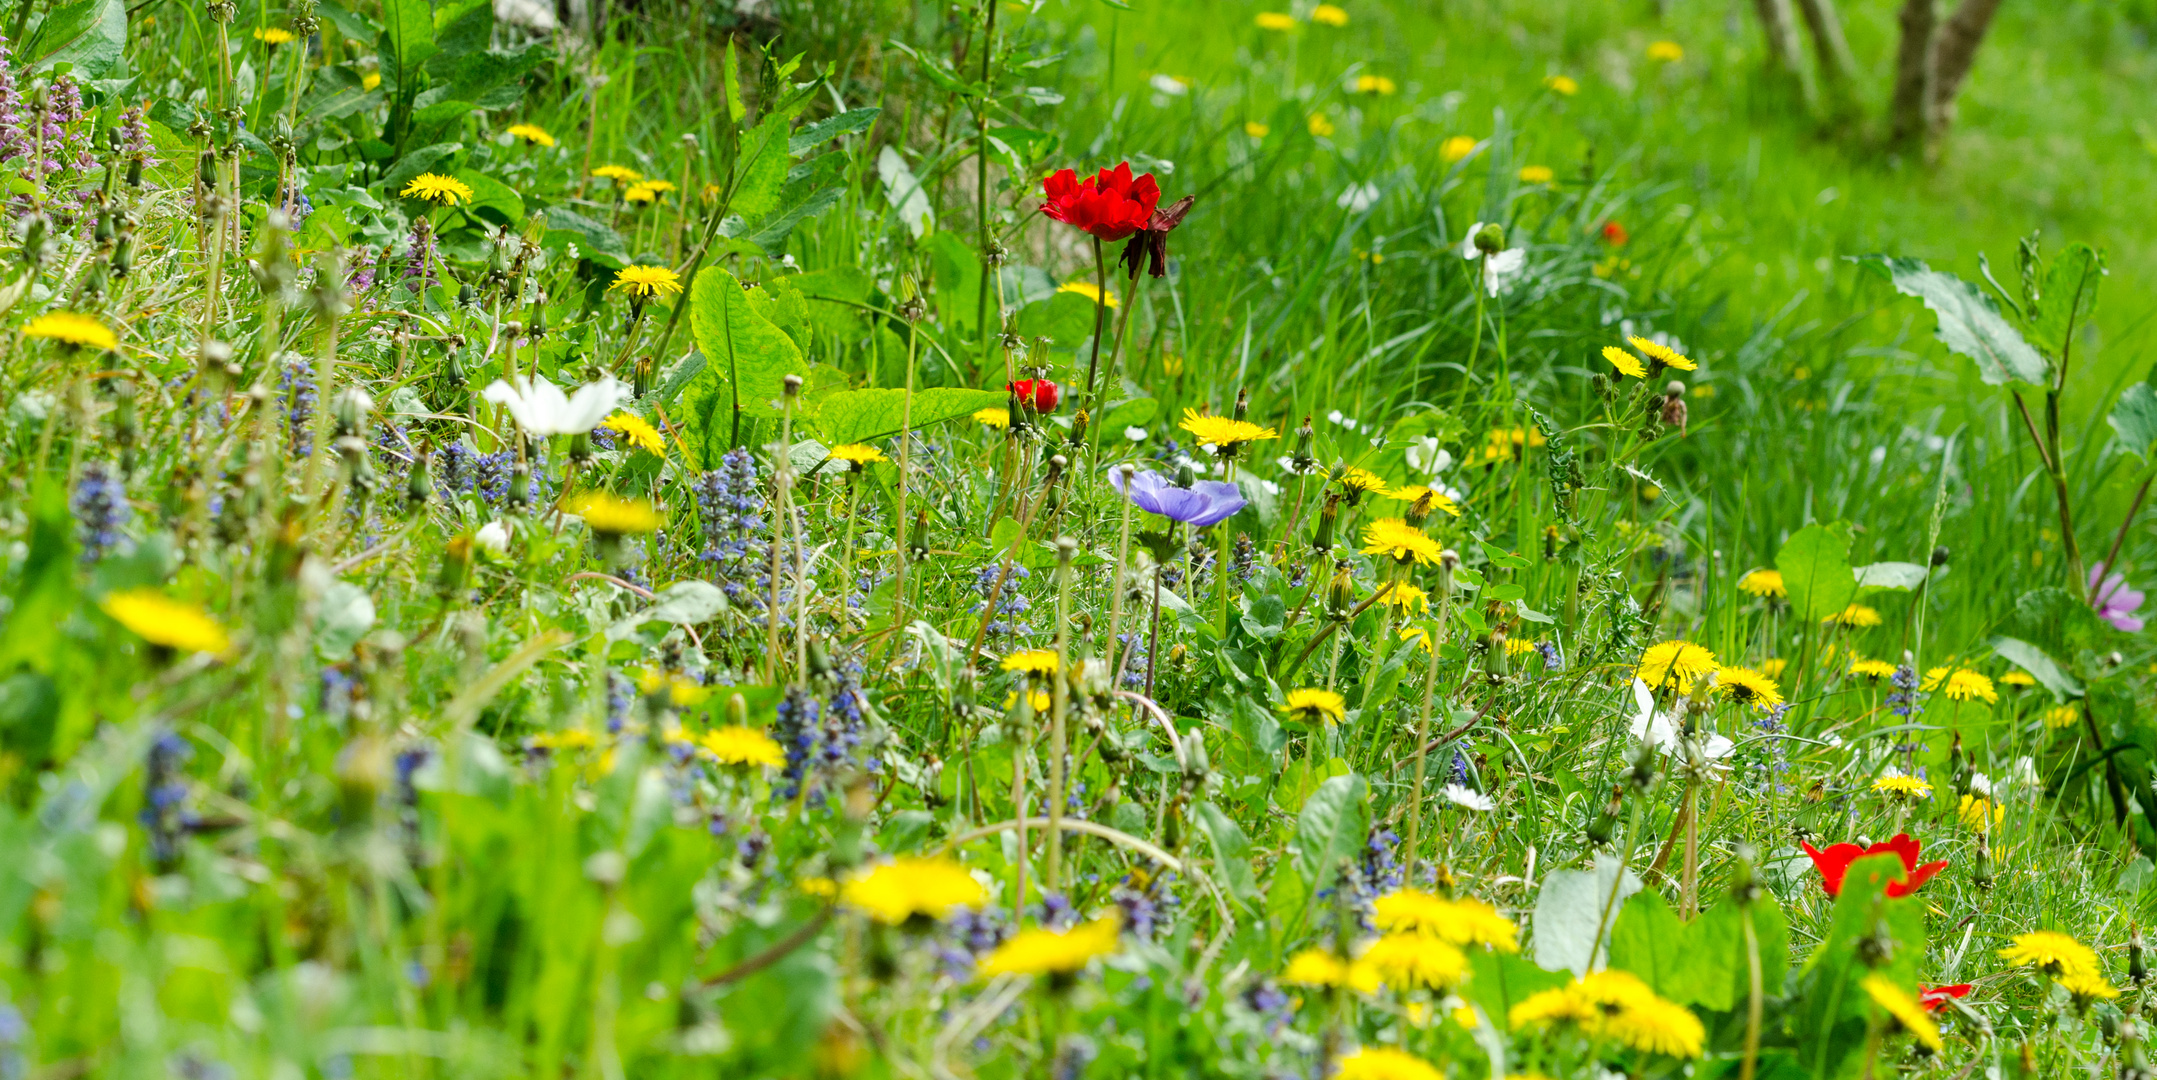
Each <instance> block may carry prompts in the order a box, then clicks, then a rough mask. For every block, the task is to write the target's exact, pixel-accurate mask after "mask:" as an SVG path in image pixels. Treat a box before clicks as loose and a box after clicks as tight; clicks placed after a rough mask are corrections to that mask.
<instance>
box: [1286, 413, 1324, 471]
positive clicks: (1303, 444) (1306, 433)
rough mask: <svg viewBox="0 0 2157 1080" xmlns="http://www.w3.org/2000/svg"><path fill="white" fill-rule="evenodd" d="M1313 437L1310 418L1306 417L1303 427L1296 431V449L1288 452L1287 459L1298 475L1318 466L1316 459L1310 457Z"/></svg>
mask: <svg viewBox="0 0 2157 1080" xmlns="http://www.w3.org/2000/svg"><path fill="white" fill-rule="evenodd" d="M1313 435H1314V432H1312V430H1311V418H1310V417H1308V416H1306V417H1304V418H1303V426H1302V427H1299V428H1297V429H1296V447H1295V449H1294V450H1292V451H1290V452H1289V457H1288V461H1289V464H1291V465H1294V466H1295V467H1296V471H1297V472H1299V473H1306V472H1309V471H1311V467H1312V466H1313V465H1316V464H1318V459H1317V458H1315V457H1313V456H1311V440H1312V438H1313Z"/></svg>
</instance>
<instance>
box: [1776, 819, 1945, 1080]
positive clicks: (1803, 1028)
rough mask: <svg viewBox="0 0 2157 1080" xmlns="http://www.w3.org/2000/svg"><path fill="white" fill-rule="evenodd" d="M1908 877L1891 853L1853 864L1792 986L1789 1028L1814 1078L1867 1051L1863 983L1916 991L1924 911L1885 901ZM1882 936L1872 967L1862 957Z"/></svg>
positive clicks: (1918, 902)
mask: <svg viewBox="0 0 2157 1080" xmlns="http://www.w3.org/2000/svg"><path fill="white" fill-rule="evenodd" d="M1902 876H1903V869H1902V860H1900V859H1899V858H1897V857H1896V856H1895V855H1893V854H1892V853H1888V852H1882V853H1880V854H1878V855H1868V856H1865V857H1864V858H1861V859H1859V860H1857V861H1856V862H1854V863H1851V864H1850V870H1849V872H1848V873H1847V874H1846V875H1844V877H1843V880H1842V892H1841V894H1840V895H1839V896H1837V898H1836V900H1835V907H1834V911H1833V912H1832V914H1831V915H1830V917H1829V924H1828V931H1827V936H1826V937H1825V938H1824V939H1823V940H1822V941H1821V942H1820V944H1819V946H1818V947H1816V948H1815V949H1814V950H1813V953H1812V956H1811V957H1810V958H1808V959H1807V960H1806V961H1805V967H1804V969H1803V971H1802V972H1801V973H1800V975H1799V978H1798V980H1797V985H1796V986H1795V988H1794V989H1795V991H1796V997H1797V1001H1796V1002H1795V1003H1794V1005H1793V1008H1792V1011H1791V1026H1792V1029H1793V1034H1795V1035H1796V1036H1797V1039H1798V1045H1799V1046H1800V1048H1801V1054H1800V1057H1801V1060H1803V1063H1804V1064H1805V1065H1806V1066H1807V1067H1808V1068H1810V1069H1811V1070H1812V1075H1814V1076H1834V1075H1837V1072H1836V1069H1837V1067H1838V1066H1839V1065H1840V1064H1841V1062H1842V1060H1843V1058H1844V1057H1845V1056H1846V1055H1848V1054H1849V1053H1850V1052H1852V1051H1853V1050H1856V1049H1858V1048H1860V1047H1862V1046H1863V1045H1864V1042H1865V1040H1864V1032H1865V1026H1866V1022H1867V1021H1866V1018H1865V1017H1866V1002H1867V1001H1868V998H1867V997H1866V994H1865V991H1864V989H1863V988H1862V987H1861V986H1860V985H1859V983H1860V982H1861V981H1862V980H1863V979H1864V977H1865V976H1866V975H1869V974H1872V973H1874V972H1878V973H1880V974H1882V975H1885V976H1886V977H1887V978H1889V979H1891V980H1893V981H1894V982H1895V983H1896V984H1897V985H1899V986H1902V987H1904V988H1905V989H1911V990H1912V992H1913V993H1914V992H1915V991H1914V987H1915V986H1916V983H1917V974H1918V971H1919V970H1920V968H1921V966H1922V964H1923V961H1924V956H1925V909H1924V901H1923V900H1922V899H1921V898H1918V897H1904V898H1902V899H1899V900H1894V899H1889V898H1888V897H1887V896H1886V890H1887V886H1888V883H1889V882H1891V881H1893V880H1895V879H1897V878H1900V877H1902ZM1883 932H1884V936H1885V938H1886V940H1885V941H1884V942H1880V944H1883V945H1885V946H1886V948H1885V949H1884V950H1880V951H1884V952H1885V953H1886V955H1885V956H1884V957H1883V958H1880V959H1879V961H1878V963H1877V964H1875V965H1873V966H1867V965H1866V964H1865V963H1864V962H1862V961H1861V960H1859V958H1858V956H1859V950H1860V949H1861V948H1868V947H1867V946H1864V945H1862V944H1861V943H1862V942H1865V941H1866V940H1868V939H1872V940H1875V941H1877V940H1878V939H1879V938H1880V937H1881V936H1882V935H1883Z"/></svg>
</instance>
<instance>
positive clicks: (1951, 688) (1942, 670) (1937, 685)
mask: <svg viewBox="0 0 2157 1080" xmlns="http://www.w3.org/2000/svg"><path fill="white" fill-rule="evenodd" d="M1943 684H1944V686H1945V689H1944V690H1942V686H1943ZM1917 688H1918V689H1920V690H1942V692H1943V693H1945V694H1946V695H1947V700H1949V701H1969V700H1971V699H1972V698H1975V699H1977V700H1979V701H1983V702H1985V703H1986V704H1988V705H1989V704H1992V703H1994V702H1997V701H1999V700H2000V692H1999V691H1998V690H1995V689H1993V688H1992V680H1991V679H1989V678H1986V677H1985V675H1984V674H1983V673H1982V672H1976V671H1971V670H1970V669H1969V668H1966V667H1958V668H1952V669H1950V668H1946V667H1936V668H1933V669H1932V670H1930V671H1927V672H1926V673H1925V681H1924V682H1921V683H1919V684H1918V687H1917Z"/></svg>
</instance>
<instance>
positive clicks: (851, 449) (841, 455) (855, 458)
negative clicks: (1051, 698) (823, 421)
mask: <svg viewBox="0 0 2157 1080" xmlns="http://www.w3.org/2000/svg"><path fill="white" fill-rule="evenodd" d="M829 457H830V458H831V460H833V461H843V462H845V463H846V465H847V471H849V472H860V471H862V470H863V469H866V468H868V467H869V466H870V465H872V464H874V463H876V462H879V461H890V460H891V459H890V458H887V457H885V456H884V452H883V451H882V450H879V449H877V448H876V447H873V446H869V445H867V444H866V443H847V444H846V445H844V446H834V447H832V448H831V451H830V454H829ZM1050 655H1051V656H1053V655H1055V654H1054V653H1051V654H1050Z"/></svg>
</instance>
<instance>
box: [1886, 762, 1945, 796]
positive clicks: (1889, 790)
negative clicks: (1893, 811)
mask: <svg viewBox="0 0 2157 1080" xmlns="http://www.w3.org/2000/svg"><path fill="white" fill-rule="evenodd" d="M1872 789H1873V790H1874V791H1877V792H1879V793H1880V794H1882V795H1886V796H1889V797H1892V798H1898V799H1913V800H1914V799H1929V798H1931V797H1932V785H1931V784H1929V783H1926V782H1925V781H1923V780H1921V779H1919V778H1917V777H1915V776H1911V775H1910V774H1908V773H1905V772H1903V771H1902V770H1900V769H1897V768H1895V767H1894V766H1892V765H1890V766H1888V769H1887V771H1886V772H1884V773H1881V774H1880V775H1879V776H1877V777H1875V778H1874V779H1873V782H1872Z"/></svg>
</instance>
